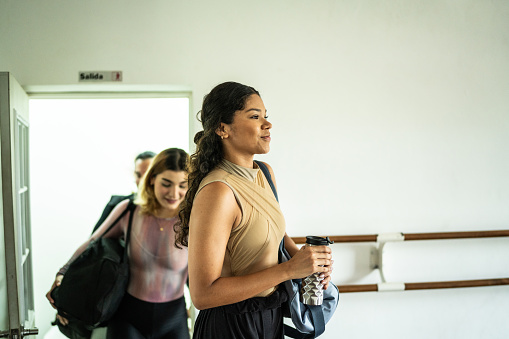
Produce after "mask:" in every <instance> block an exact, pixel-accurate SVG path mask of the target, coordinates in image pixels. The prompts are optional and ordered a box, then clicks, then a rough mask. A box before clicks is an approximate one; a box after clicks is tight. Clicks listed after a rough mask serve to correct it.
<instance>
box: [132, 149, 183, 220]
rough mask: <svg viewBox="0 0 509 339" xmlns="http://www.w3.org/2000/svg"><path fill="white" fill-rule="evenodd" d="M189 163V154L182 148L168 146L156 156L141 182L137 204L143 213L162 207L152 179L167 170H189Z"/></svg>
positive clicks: (152, 212) (153, 211) (149, 212)
mask: <svg viewBox="0 0 509 339" xmlns="http://www.w3.org/2000/svg"><path fill="white" fill-rule="evenodd" d="M188 163H189V154H187V152H186V151H184V150H182V149H180V148H168V149H165V150H164V151H162V152H160V153H159V154H158V155H156V156H155V158H154V160H152V163H151V165H150V167H149V168H148V170H147V173H145V176H144V177H143V180H142V182H141V183H140V189H139V194H138V196H137V198H136V204H137V205H139V206H140V208H141V213H142V214H154V213H155V212H156V211H157V210H158V209H159V208H160V207H161V205H160V204H159V202H158V201H157V199H156V196H155V193H154V185H153V184H152V183H151V181H152V179H153V178H155V177H156V176H157V175H158V174H160V173H162V172H164V171H166V170H171V171H175V172H180V171H185V172H187V167H188Z"/></svg>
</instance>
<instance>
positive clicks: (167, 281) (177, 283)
mask: <svg viewBox="0 0 509 339" xmlns="http://www.w3.org/2000/svg"><path fill="white" fill-rule="evenodd" d="M188 159H189V155H188V154H187V153H186V152H185V151H183V150H181V149H178V148H170V149H166V150H164V151H162V152H161V153H159V154H158V155H157V156H156V157H155V158H154V160H153V161H152V164H151V165H150V167H149V169H148V171H147V173H146V174H145V176H144V177H143V180H142V181H141V183H140V188H139V193H138V195H137V197H136V200H135V204H136V208H135V209H134V210H133V211H132V212H128V213H126V215H125V216H124V217H122V218H121V219H120V221H119V222H118V223H117V224H116V225H114V227H113V228H112V229H111V230H110V231H109V232H108V233H107V234H106V235H105V237H109V238H125V233H126V231H127V226H128V221H129V217H130V213H134V214H133V218H132V220H133V221H132V229H131V234H130V242H129V245H128V259H129V275H130V276H129V283H128V286H127V293H126V295H125V297H124V299H123V301H122V303H121V305H120V307H119V309H118V311H117V313H116V314H115V316H114V317H113V319H112V320H111V321H110V322H109V323H108V329H107V338H109V339H118V338H125V339H131V338H137V339H138V338H153V339H159V338H161V339H163V338H176V339H180V338H186V339H187V338H189V330H188V326H187V311H186V304H185V300H184V286H185V285H186V282H187V249H179V248H177V247H175V246H174V243H175V231H174V227H173V226H174V225H175V223H176V222H177V220H178V212H179V208H180V204H181V202H182V201H183V199H184V196H185V194H186V192H187V189H188V181H187V165H188ZM128 204H129V200H128V199H126V200H124V201H122V202H121V203H119V204H118V205H117V206H116V207H115V208H114V209H113V211H112V212H111V213H110V215H108V217H107V218H106V220H105V221H104V222H103V223H102V224H101V226H100V227H99V228H98V229H97V231H95V232H94V233H93V234H92V236H91V237H90V239H89V240H87V241H86V242H85V243H83V244H82V245H81V246H80V247H79V248H78V250H77V251H76V252H75V253H74V254H73V256H72V257H71V259H70V260H69V261H68V263H67V264H66V265H64V266H63V267H62V268H61V269H60V271H59V272H58V274H57V277H56V279H55V282H54V283H53V286H52V287H51V290H50V291H49V292H48V293H47V294H46V297H47V298H48V300H49V301H50V303H51V304H52V305H53V304H54V300H53V299H52V298H51V291H52V290H53V289H54V288H55V287H56V286H58V285H59V284H60V282H61V281H62V278H63V276H64V275H65V272H66V270H67V268H68V267H69V264H70V263H71V262H72V261H73V260H75V259H76V258H77V257H78V256H79V255H80V254H81V253H82V252H83V251H84V250H85V249H86V248H87V246H88V244H89V243H90V242H91V241H92V240H94V239H97V238H98V237H99V236H100V235H101V234H103V233H104V232H105V231H106V230H107V229H108V227H109V226H110V225H111V224H112V223H113V221H114V220H116V219H117V217H119V216H120V215H121V214H122V212H123V211H125V210H126V208H128ZM59 319H61V322H62V323H66V322H67V320H66V319H63V318H62V317H60V316H59Z"/></svg>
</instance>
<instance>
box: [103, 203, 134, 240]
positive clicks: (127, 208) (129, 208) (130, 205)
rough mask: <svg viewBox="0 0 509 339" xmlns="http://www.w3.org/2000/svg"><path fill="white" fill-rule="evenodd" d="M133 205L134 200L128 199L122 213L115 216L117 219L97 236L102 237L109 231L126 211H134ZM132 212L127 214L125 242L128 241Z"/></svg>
mask: <svg viewBox="0 0 509 339" xmlns="http://www.w3.org/2000/svg"><path fill="white" fill-rule="evenodd" d="M135 207H136V205H135V204H134V201H133V200H132V199H129V203H128V204H127V207H126V209H125V210H124V211H123V212H122V214H120V215H119V216H118V217H117V219H115V221H114V222H113V223H112V224H111V225H110V227H108V229H107V230H106V231H104V233H103V234H101V235H100V236H99V238H102V237H104V236H105V235H106V233H108V232H109V231H111V229H112V228H113V227H114V226H115V225H116V224H117V223H118V222H119V221H120V219H122V218H123V217H124V216H125V215H126V213H127V212H129V211H131V212H132V211H134V209H135ZM132 214H133V213H131V215H130V216H129V226H128V230H127V236H126V243H127V242H128V239H129V234H130V233H131V221H132Z"/></svg>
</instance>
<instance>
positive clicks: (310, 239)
mask: <svg viewBox="0 0 509 339" xmlns="http://www.w3.org/2000/svg"><path fill="white" fill-rule="evenodd" d="M306 244H310V245H315V246H321V245H326V246H328V245H329V244H334V241H332V240H330V239H329V237H325V238H322V237H316V236H313V235H308V236H307V237H306Z"/></svg>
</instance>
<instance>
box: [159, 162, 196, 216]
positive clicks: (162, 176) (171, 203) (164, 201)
mask: <svg viewBox="0 0 509 339" xmlns="http://www.w3.org/2000/svg"><path fill="white" fill-rule="evenodd" d="M151 184H152V185H153V186H154V195H155V197H156V200H157V202H158V203H159V205H160V206H161V208H160V209H159V213H158V216H160V217H173V216H176V215H177V213H178V211H179V206H180V203H181V202H182V201H183V200H184V197H185V195H186V192H187V173H186V172H184V171H172V170H166V171H164V172H161V173H159V174H158V175H156V176H155V177H154V178H152V180H151Z"/></svg>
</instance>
